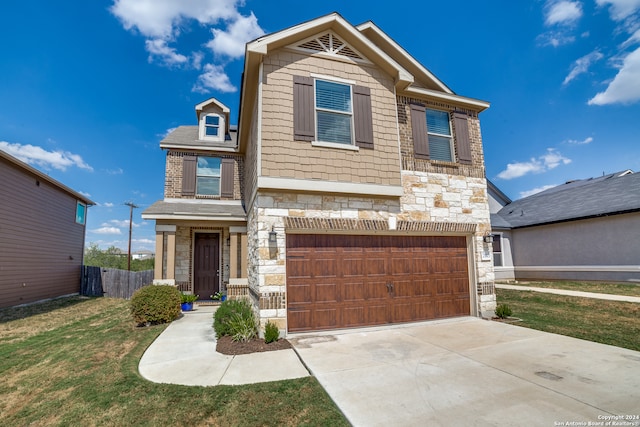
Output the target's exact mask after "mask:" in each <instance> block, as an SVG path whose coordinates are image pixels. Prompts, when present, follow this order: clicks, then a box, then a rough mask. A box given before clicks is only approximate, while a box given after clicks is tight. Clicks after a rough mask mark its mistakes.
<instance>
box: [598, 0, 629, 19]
mask: <svg viewBox="0 0 640 427" xmlns="http://www.w3.org/2000/svg"><path fill="white" fill-rule="evenodd" d="M596 3H597V4H598V6H601V7H606V6H607V5H609V6H610V7H609V15H610V16H611V18H612V19H614V20H616V21H622V20H623V19H625V18H627V17H629V16H630V15H632V14H633V13H635V12H636V11H637V10H638V9H640V0H596Z"/></svg>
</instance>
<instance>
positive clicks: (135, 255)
mask: <svg viewBox="0 0 640 427" xmlns="http://www.w3.org/2000/svg"><path fill="white" fill-rule="evenodd" d="M153 257H154V254H153V252H151V251H145V250H143V251H137V252H132V253H131V259H139V260H142V259H150V258H153Z"/></svg>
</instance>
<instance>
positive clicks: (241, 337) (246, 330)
mask: <svg viewBox="0 0 640 427" xmlns="http://www.w3.org/2000/svg"><path fill="white" fill-rule="evenodd" d="M229 330H230V331H231V334H230V335H231V339H233V340H234V341H240V342H247V341H249V340H250V339H252V338H255V337H257V336H258V324H257V322H256V319H255V316H254V315H253V312H251V316H246V315H244V316H243V315H242V314H240V313H233V314H231V317H230V318H229Z"/></svg>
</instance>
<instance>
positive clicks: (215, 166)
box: [196, 156, 220, 196]
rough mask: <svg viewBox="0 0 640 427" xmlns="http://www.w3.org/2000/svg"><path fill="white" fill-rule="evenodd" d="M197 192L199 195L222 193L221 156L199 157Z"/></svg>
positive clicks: (217, 194)
mask: <svg viewBox="0 0 640 427" xmlns="http://www.w3.org/2000/svg"><path fill="white" fill-rule="evenodd" d="M196 194H198V195H199V196H219V195H220V158H218V157H201V156H200V157H198V166H197V171H196Z"/></svg>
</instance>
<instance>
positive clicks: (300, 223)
mask: <svg viewBox="0 0 640 427" xmlns="http://www.w3.org/2000/svg"><path fill="white" fill-rule="evenodd" d="M284 228H285V231H286V232H297V231H298V232H299V231H308V232H311V233H313V232H320V231H393V230H390V229H389V223H388V222H387V221H384V220H372V219H346V218H302V217H290V216H287V217H284ZM477 228H478V225H477V224H473V223H458V222H430V221H403V220H400V221H398V223H397V231H408V232H422V233H424V232H429V233H431V232H433V233H460V234H474V233H475V232H476V230H477Z"/></svg>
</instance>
